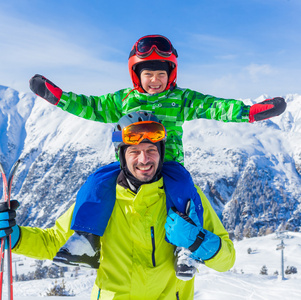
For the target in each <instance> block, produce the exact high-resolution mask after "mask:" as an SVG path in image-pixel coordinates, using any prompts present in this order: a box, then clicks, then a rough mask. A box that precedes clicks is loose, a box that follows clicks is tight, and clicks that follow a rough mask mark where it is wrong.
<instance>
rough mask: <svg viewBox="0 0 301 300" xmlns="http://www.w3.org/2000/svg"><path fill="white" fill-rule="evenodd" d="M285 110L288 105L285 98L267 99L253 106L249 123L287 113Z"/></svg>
mask: <svg viewBox="0 0 301 300" xmlns="http://www.w3.org/2000/svg"><path fill="white" fill-rule="evenodd" d="M285 109H286V103H285V101H284V99H283V98H281V97H276V98H273V99H266V100H264V101H262V102H260V103H256V104H254V105H252V106H251V108H250V113H249V123H253V122H255V121H262V120H265V119H269V118H272V117H275V116H279V115H281V114H282V113H283V112H284V111H285Z"/></svg>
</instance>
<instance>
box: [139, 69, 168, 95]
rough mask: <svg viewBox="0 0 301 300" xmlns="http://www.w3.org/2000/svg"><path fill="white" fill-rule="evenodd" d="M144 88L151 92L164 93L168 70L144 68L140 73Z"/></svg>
mask: <svg viewBox="0 0 301 300" xmlns="http://www.w3.org/2000/svg"><path fill="white" fill-rule="evenodd" d="M140 81H141V85H142V88H143V89H144V90H145V91H146V92H147V93H149V94H157V93H162V92H163V91H164V90H165V89H166V86H167V82H168V75H167V72H166V71H163V70H158V71H150V70H143V71H142V72H141V74H140Z"/></svg>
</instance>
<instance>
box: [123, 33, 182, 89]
mask: <svg viewBox="0 0 301 300" xmlns="http://www.w3.org/2000/svg"><path fill="white" fill-rule="evenodd" d="M177 57H178V54H177V51H176V49H175V48H174V47H173V46H172V44H171V42H170V41H169V39H167V38H166V37H164V36H162V35H146V36H144V37H142V38H140V39H139V40H138V41H137V42H136V43H135V44H134V46H133V48H132V50H131V52H130V56H129V62H128V64H129V72H130V76H131V79H132V82H133V85H134V88H136V89H137V90H138V91H139V92H144V90H143V89H142V87H141V83H140V78H139V77H138V75H137V74H136V73H135V71H134V69H135V66H136V65H137V64H139V63H142V62H145V61H150V60H160V61H165V62H168V63H169V65H170V74H169V78H168V82H167V86H166V89H165V90H168V89H169V88H170V87H175V85H176V81H177V70H178V62H177Z"/></svg>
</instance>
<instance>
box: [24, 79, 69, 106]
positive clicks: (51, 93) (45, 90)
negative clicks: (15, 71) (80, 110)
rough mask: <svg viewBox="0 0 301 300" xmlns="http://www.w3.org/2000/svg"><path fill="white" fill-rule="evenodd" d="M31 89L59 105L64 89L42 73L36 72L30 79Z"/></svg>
mask: <svg viewBox="0 0 301 300" xmlns="http://www.w3.org/2000/svg"><path fill="white" fill-rule="evenodd" d="M29 87H30V89H31V90H32V91H33V92H34V93H35V94H36V95H38V96H40V97H41V98H43V99H45V100H47V101H48V102H49V103H51V104H53V105H57V104H58V103H59V101H60V99H61V96H62V93H63V91H62V90H61V89H60V88H59V87H57V86H56V85H55V84H54V83H52V82H51V81H50V80H48V79H47V78H45V77H44V76H42V75H39V74H36V75H34V76H33V77H32V78H31V79H30V80H29Z"/></svg>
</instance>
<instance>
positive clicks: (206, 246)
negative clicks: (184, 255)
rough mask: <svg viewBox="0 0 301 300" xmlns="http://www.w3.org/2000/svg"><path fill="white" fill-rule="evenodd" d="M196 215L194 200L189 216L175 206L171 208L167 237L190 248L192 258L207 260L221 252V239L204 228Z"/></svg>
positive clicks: (176, 244) (170, 240)
mask: <svg viewBox="0 0 301 300" xmlns="http://www.w3.org/2000/svg"><path fill="white" fill-rule="evenodd" d="M195 216H196V213H195V210H194V205H193V202H192V205H191V209H190V213H189V216H187V215H185V214H183V213H181V212H179V211H177V210H176V208H175V207H172V208H170V209H169V212H168V215H167V220H166V224H165V230H166V238H167V240H168V242H170V243H171V244H173V245H175V246H177V247H184V248H186V249H188V250H190V251H191V252H192V255H191V257H192V258H194V259H197V260H202V261H205V260H208V259H211V258H213V257H214V256H215V255H216V254H217V253H218V252H219V250H220V248H221V239H220V237H219V236H217V235H216V234H214V233H212V232H210V231H208V230H205V229H204V228H202V227H201V226H200V224H199V222H198V221H197V219H196V218H195ZM191 217H192V218H193V219H192V218H191ZM194 221H195V222H194ZM196 223H197V224H198V225H197V224H196Z"/></svg>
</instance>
